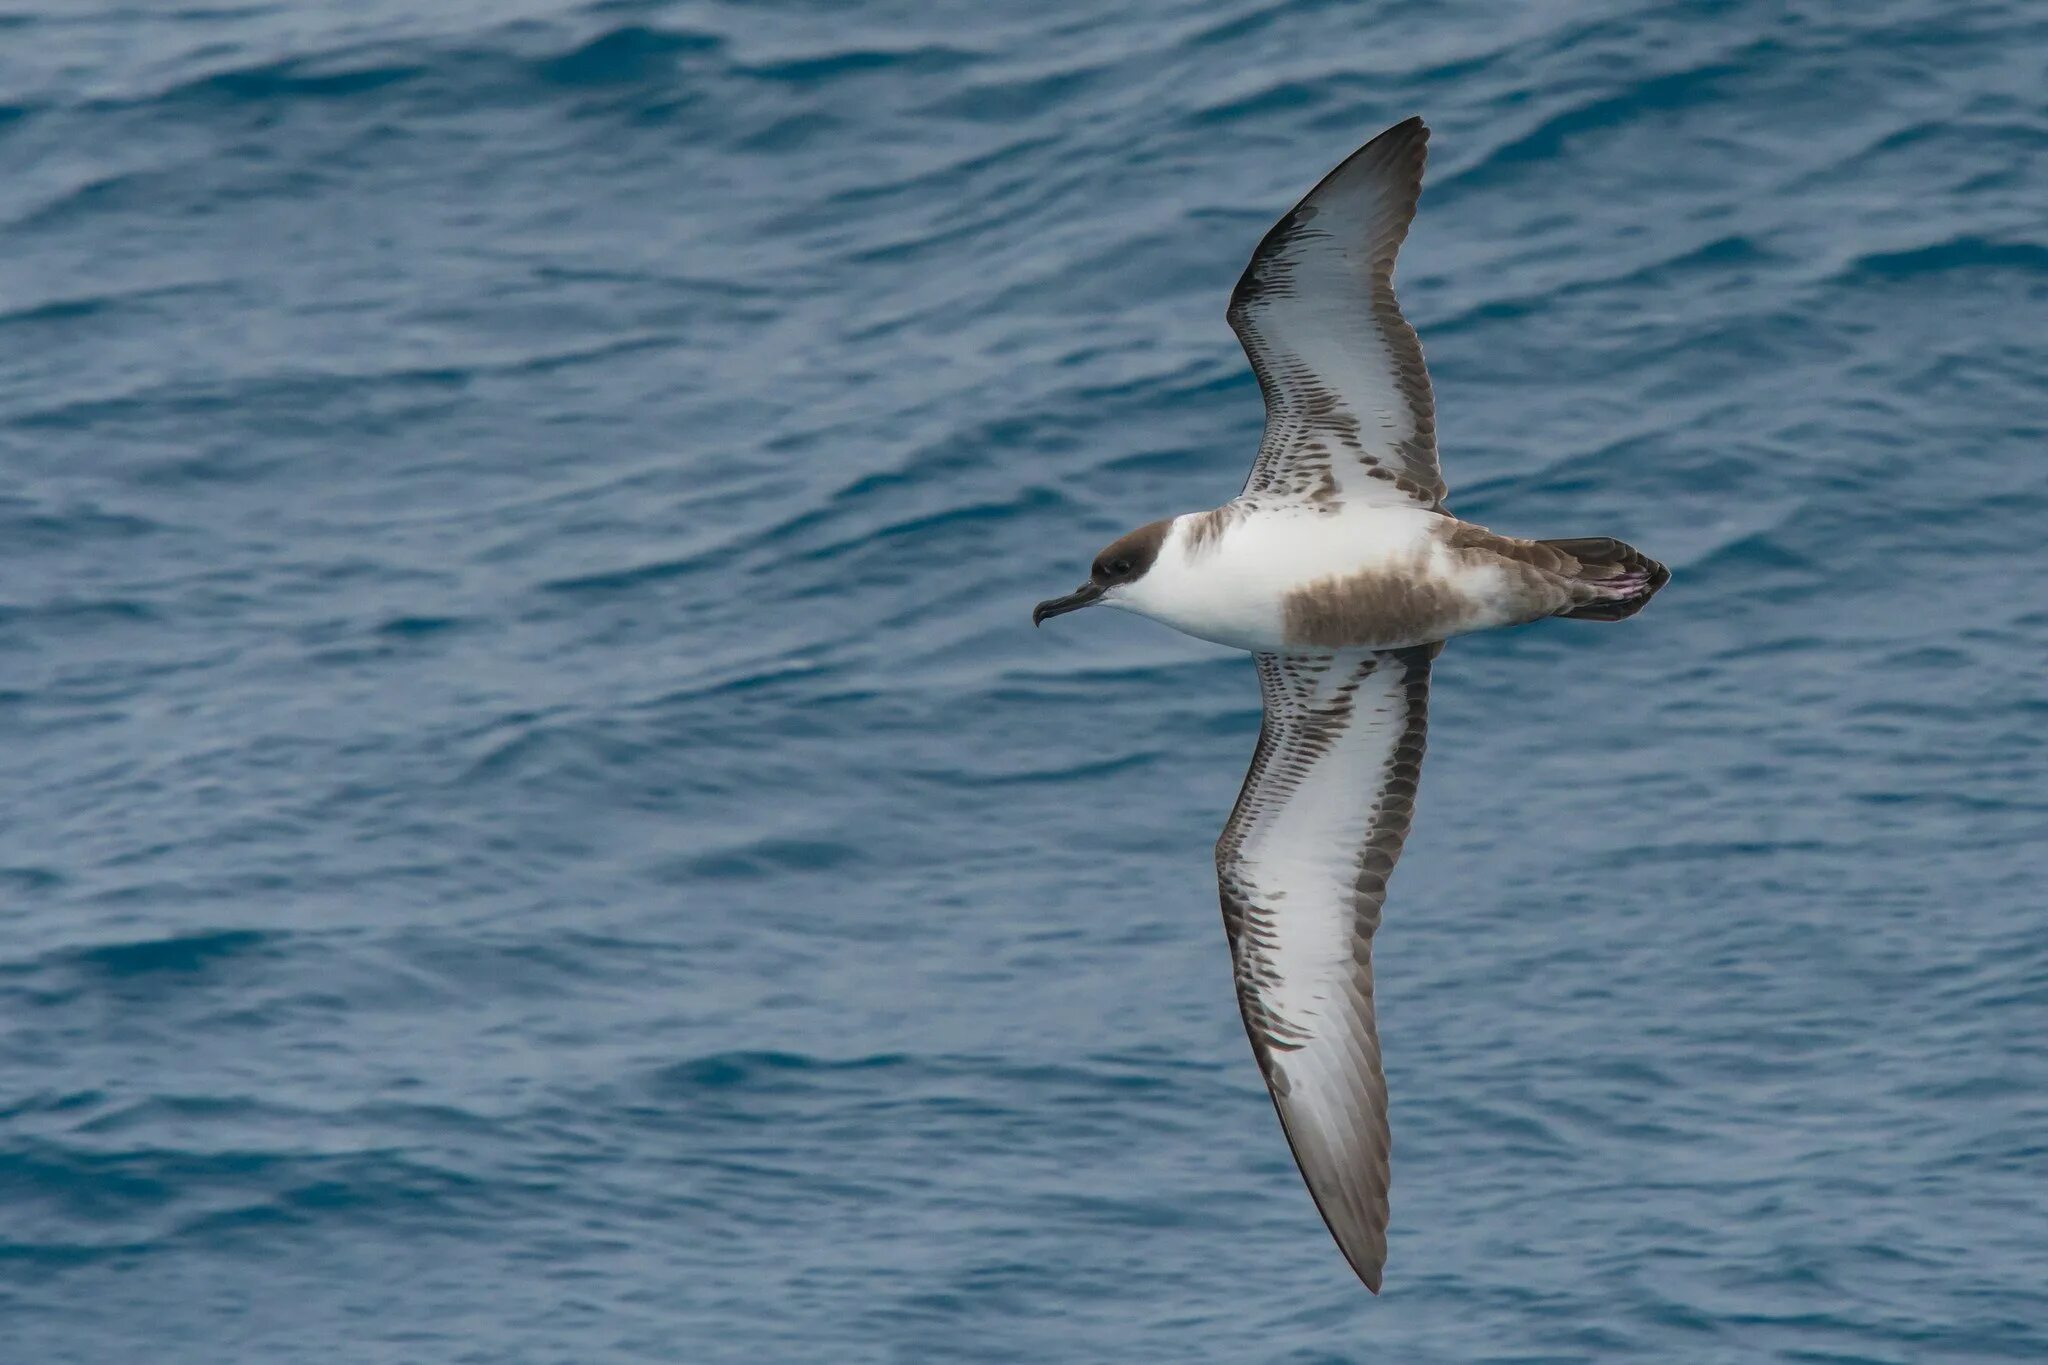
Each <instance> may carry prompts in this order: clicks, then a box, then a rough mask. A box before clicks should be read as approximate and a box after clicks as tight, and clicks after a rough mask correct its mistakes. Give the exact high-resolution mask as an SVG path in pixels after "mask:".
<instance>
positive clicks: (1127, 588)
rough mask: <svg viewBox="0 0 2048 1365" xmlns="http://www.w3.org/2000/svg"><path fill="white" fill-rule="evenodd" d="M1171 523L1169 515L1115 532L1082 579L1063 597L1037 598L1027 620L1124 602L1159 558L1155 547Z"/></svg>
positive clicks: (1035, 621) (1036, 622) (1163, 540)
mask: <svg viewBox="0 0 2048 1365" xmlns="http://www.w3.org/2000/svg"><path fill="white" fill-rule="evenodd" d="M1172 527H1173V520H1172V518H1170V517H1169V518H1167V519H1166V520H1164V521H1155V522H1152V523H1150V524H1148V525H1145V526H1140V527H1139V528H1138V529H1137V530H1135V531H1132V532H1131V533H1130V534H1128V535H1123V536H1118V537H1117V538H1116V539H1115V540H1113V541H1111V542H1110V543H1109V544H1108V545H1107V546H1106V547H1105V548H1104V549H1103V551H1102V553H1101V554H1099V555H1097V556H1095V563H1094V564H1093V565H1092V566H1091V567H1090V568H1089V570H1088V581H1087V582H1086V583H1083V584H1082V585H1081V586H1080V587H1078V588H1076V589H1074V591H1072V592H1070V593H1068V594H1067V595H1066V596H1065V597H1055V598H1052V599H1050V600H1049V601H1045V602H1040V603H1039V604H1038V605H1037V606H1035V607H1033V608H1032V609H1031V624H1032V625H1034V626H1035V625H1039V624H1041V623H1043V622H1044V621H1045V620H1046V619H1048V618H1049V617H1054V616H1061V615H1064V614H1066V613H1067V612H1070V611H1079V610H1080V609H1081V608H1083V607H1092V606H1094V605H1095V604H1096V603H1097V602H1102V603H1105V604H1107V605H1109V606H1118V605H1123V604H1125V603H1126V602H1127V599H1128V598H1129V597H1130V595H1131V592H1132V589H1133V588H1134V586H1135V585H1136V584H1137V582H1138V580H1139V579H1141V578H1143V577H1144V576H1145V574H1146V572H1147V571H1148V570H1150V569H1151V567H1152V564H1153V561H1155V560H1157V559H1158V558H1159V547H1160V546H1161V545H1164V544H1165V543H1166V533H1167V532H1168V531H1169V530H1171V529H1172Z"/></svg>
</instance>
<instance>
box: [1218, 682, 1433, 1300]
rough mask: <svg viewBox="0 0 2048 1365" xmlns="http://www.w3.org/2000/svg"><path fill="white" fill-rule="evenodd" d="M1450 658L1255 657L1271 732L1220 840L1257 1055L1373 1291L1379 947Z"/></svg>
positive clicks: (1380, 1178) (1265, 731) (1382, 1184)
mask: <svg viewBox="0 0 2048 1365" xmlns="http://www.w3.org/2000/svg"><path fill="white" fill-rule="evenodd" d="M1440 648H1442V646H1440V645H1421V646H1417V647H1415V648H1412V649H1403V650H1391V651H1385V652H1380V653H1373V654H1355V653H1354V654H1338V655H1328V656H1321V657H1297V656H1291V655H1284V656H1283V655H1273V654H1260V655H1258V656H1256V657H1257V660H1258V668H1259V686H1260V691H1261V693H1262V694H1263V697H1264V701H1265V723H1264V725H1263V726H1262V727H1261V729H1260V731H1259V746H1258V749H1257V751H1256V752H1255V753H1254V755H1253V757H1252V766H1251V771H1250V772H1249V773H1248V774H1246V776H1245V783H1244V790H1243V791H1242V792H1241V793H1240V794H1239V796H1238V798H1237V808H1236V809H1235V810H1233V811H1232V812H1231V815H1230V823H1229V824H1227V825H1226V826H1224V829H1223V837H1222V838H1221V839H1219V840H1218V841H1217V844H1216V875H1217V882H1218V885H1219V887H1220V889H1221V892H1222V899H1223V922H1224V927H1225V928H1226V929H1228V930H1229V933H1230V951H1231V957H1232V959H1233V962H1234V964H1235V968H1236V976H1237V998H1238V1005H1239V1008H1240V1009H1242V1010H1243V1012H1244V1025H1245V1030H1246V1031H1247V1032H1248V1033H1249V1034H1250V1035H1251V1041H1252V1051H1253V1052H1254V1053H1255V1054H1256V1055H1257V1057H1258V1060H1259V1069H1260V1070H1261V1071H1263V1072H1264V1073H1265V1077H1266V1084H1267V1086H1268V1088H1270V1089H1271V1090H1272V1092H1273V1103H1274V1106H1275V1107H1276V1108H1277V1109H1278V1110H1279V1111H1280V1123H1281V1126H1282V1127H1283V1128H1285V1129H1286V1131H1287V1140H1288V1142H1289V1143H1290V1144H1291V1145H1292V1146H1293V1148H1294V1158H1295V1161H1296V1162H1297V1163H1298V1164H1299V1165H1300V1167H1301V1173H1302V1176H1303V1177H1304V1178H1305V1179H1306V1180H1307V1181H1308V1188H1309V1193H1310V1194H1311V1195H1313V1196H1314V1198H1315V1201H1316V1207H1317V1208H1318V1209H1320V1210H1321V1211H1322V1214H1323V1221H1324V1222H1326V1223H1328V1224H1329V1226H1330V1232H1331V1233H1332V1235H1334V1236H1335V1237H1336V1239H1337V1245H1338V1246H1339V1247H1341V1248H1343V1251H1344V1255H1345V1257H1346V1258H1347V1259H1348V1260H1349V1261H1350V1262H1351V1266H1352V1269H1354V1270H1356V1271H1357V1272H1358V1276H1359V1278H1360V1279H1362V1280H1364V1281H1365V1283H1366V1286H1367V1287H1368V1288H1370V1289H1371V1290H1372V1291H1373V1292H1374V1293H1378V1292H1379V1287H1380V1267H1381V1265H1382V1264H1383V1263H1384V1262H1385V1260H1386V1255H1387V1143H1388V1138H1387V1087H1386V1080H1385V1078H1384V1077H1383V1076H1382V1075H1381V1072H1380V1045H1379V1033H1378V1030H1377V1029H1376V1028H1375V1026H1374V1023H1373V1008H1372V935H1373V931H1374V930H1375V929H1377V928H1378V927H1379V922H1380V904H1381V902H1382V901H1383V900H1384V899H1385V897H1386V890H1387V876H1388V874H1389V873H1391V872H1392V871H1393V869H1394V860H1395V859H1396V858H1398V857H1399V856H1400V854H1401V843H1402V841H1403V840H1404V839H1406V838H1407V835H1408V823H1409V819H1410V816H1411V815H1412V814H1413V811H1414V807H1415V783H1416V778H1417V776H1418V775H1419V774H1420V772H1421V768H1422V745H1423V735H1424V728H1425V724H1426V718H1427V712H1428V704H1429V668H1430V661H1431V660H1432V659H1433V658H1434V657H1435V655H1436V653H1437V651H1438V650H1439V649H1440Z"/></svg>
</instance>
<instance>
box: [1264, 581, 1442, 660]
mask: <svg viewBox="0 0 2048 1365" xmlns="http://www.w3.org/2000/svg"><path fill="white" fill-rule="evenodd" d="M1280 608H1281V630H1282V632H1283V633H1284V635H1285V636H1286V639H1287V643H1288V644H1290V645H1293V646H1295V647H1296V648H1299V649H1391V648H1394V647H1395V646H1397V645H1416V644H1422V643H1423V642H1425V641H1428V640H1441V639H1443V638H1444V637H1445V636H1447V635H1452V634H1455V633H1456V632H1457V630H1458V627H1459V624H1460V623H1461V622H1462V621H1463V620H1464V619H1465V617H1466V615H1467V614H1468V613H1469V611H1470V610H1471V603H1469V602H1467V601H1466V600H1465V598H1464V597H1463V596H1461V595H1460V594H1458V593H1455V592H1453V591H1451V590H1450V589H1449V588H1447V587H1445V586H1443V585H1442V584H1439V583H1435V582H1432V581H1430V580H1429V579H1427V578H1425V577H1424V576H1423V575H1422V574H1421V572H1420V571H1419V567H1418V569H1417V570H1414V571H1404V570H1402V569H1363V570H1360V571H1359V572H1358V573H1353V574H1333V575H1332V576H1330V577H1328V578H1319V579H1317V580H1316V581H1315V582H1313V583H1310V584H1307V585H1306V586H1304V587H1299V588H1296V589H1294V591H1292V592H1290V593H1288V594H1287V595H1286V596H1285V597H1284V598H1282V599H1281V604H1280Z"/></svg>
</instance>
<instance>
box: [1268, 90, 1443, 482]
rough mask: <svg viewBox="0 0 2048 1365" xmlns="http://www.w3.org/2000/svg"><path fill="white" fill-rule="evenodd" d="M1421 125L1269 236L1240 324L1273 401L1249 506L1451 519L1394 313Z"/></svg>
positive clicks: (1418, 183) (1413, 352) (1351, 167)
mask: <svg viewBox="0 0 2048 1365" xmlns="http://www.w3.org/2000/svg"><path fill="white" fill-rule="evenodd" d="M1428 141H1429V129H1427V128H1426V127H1424V126H1423V123H1422V120H1421V119H1419V118H1412V119H1409V120H1408V121H1407V122H1406V123H1398V124H1395V125H1394V126H1393V127H1392V128H1389V129H1387V131H1386V132H1384V133H1381V134H1380V135H1379V136H1378V137H1376V138H1374V139H1373V140H1372V141H1371V142H1368V143H1366V144H1365V146H1363V147H1361V148H1360V149H1359V150H1358V151H1356V152H1354V153H1352V155H1351V156H1350V157H1349V158H1348V159H1347V160H1346V161H1345V162H1344V163H1343V164H1342V165H1340V166H1339V167H1337V169H1336V170H1334V171H1331V172H1330V173H1329V175H1327V176H1325V177H1324V178H1323V181H1322V183H1321V184H1319V185H1317V186H1316V187H1315V188H1314V189H1312V190H1310V191H1309V192H1308V195H1307V197H1306V198H1304V199H1303V200H1302V201H1301V202H1300V203H1299V204H1296V205H1295V206H1294V209H1293V211H1292V212H1290V213H1289V214H1288V215H1287V216H1286V217H1285V218H1282V219H1281V220H1280V221H1279V222H1278V223H1276V224H1275V225H1274V226H1273V230H1272V231H1271V232H1268V233H1267V234H1266V238H1265V240H1264V241H1262V242H1260V243H1259V249H1258V250H1257V251H1256V252H1254V253H1253V254H1252V260H1251V264H1250V265H1248V266H1246V267H1245V272H1244V275H1243V277H1242V278H1240V279H1239V280H1238V282H1237V288H1236V289H1235V290H1234V291H1232V293H1231V296H1230V314H1229V316H1230V325H1231V327H1232V328H1233V329H1235V330H1236V332H1237V338H1238V340H1239V341H1241V342H1242V343H1244V351H1245V354H1246V355H1247V356H1248V357H1250V359H1251V362H1252V370H1253V372H1254V373H1256V374H1257V375H1258V378H1259V390H1260V392H1261V393H1263V394H1264V395H1265V399H1266V434H1265V436H1264V438H1263V439H1262V440H1261V441H1260V443H1259V455H1258V459H1257V460H1255V461H1254V462H1253V464H1252V472H1251V477H1250V479H1249V480H1247V481H1246V483H1245V490H1244V491H1245V492H1246V493H1247V494H1259V493H1264V494H1270V495H1273V496H1278V497H1288V498H1298V499H1305V500H1309V501H1317V502H1341V501H1343V500H1345V499H1358V500H1361V501H1364V502H1373V503H1385V504H1396V505H1400V504H1410V505H1412V504H1420V505H1421V506H1424V507H1429V508H1432V509H1437V510H1441V509H1442V504H1443V497H1444V483H1443V476H1442V474H1441V473H1440V472H1439V470H1438V468H1437V457H1436V400H1435V399H1434V397H1433V396H1432V395H1431V393H1430V389H1429V371H1428V370H1426V369H1424V368H1423V364H1422V347H1421V346H1420V345H1419V344H1418V343H1417V342H1416V340H1415V329H1414V328H1412V327H1410V326H1409V325H1408V322H1407V320H1406V319H1405V318H1403V317H1402V316H1401V308H1400V305H1399V304H1397V303H1396V302H1395V301H1394V256H1395V253H1397V252H1398V251H1399V250H1400V248H1401V240H1402V238H1404V237H1406V236H1407V235H1408V223H1409V220H1411V219H1412V218H1414V216H1415V200H1416V196H1417V195H1419V194H1420V193H1421V191H1422V163H1423V158H1424V155H1425V147H1426V144H1427V143H1428Z"/></svg>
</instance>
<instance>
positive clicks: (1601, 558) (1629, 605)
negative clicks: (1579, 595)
mask: <svg viewBox="0 0 2048 1365" xmlns="http://www.w3.org/2000/svg"><path fill="white" fill-rule="evenodd" d="M1538 543H1539V544H1543V545H1548V546H1549V547H1550V548H1551V549H1553V550H1562V551H1563V552H1564V553H1566V554H1568V555H1570V556H1571V557H1572V558H1573V559H1576V560H1578V561H1579V575H1578V577H1579V581H1580V582H1582V583H1589V584H1592V585H1594V586H1598V585H1600V584H1602V583H1604V582H1605V581H1607V580H1608V579H1613V578H1621V579H1624V580H1634V579H1638V578H1640V579H1641V580H1642V581H1641V585H1640V586H1638V587H1635V588H1634V589H1633V590H1632V591H1630V592H1629V593H1628V594H1627V595H1626V596H1621V597H1609V598H1603V599H1598V600H1595V601H1592V602H1587V603H1584V604H1582V605H1580V606H1576V607H1573V608H1572V609H1571V610H1570V611H1561V612H1559V613H1558V615H1559V616H1562V617H1565V618H1566V619H1568V620H1572V621H1620V620H1623V619H1625V618H1627V617H1630V616H1634V615H1635V614H1636V613H1637V612H1639V611H1641V610H1642V609H1643V604H1644V603H1645V602H1647V601H1649V600H1650V599H1651V598H1652V597H1655V596H1656V595H1657V589H1659V588H1661V587H1663V586H1664V585H1665V584H1666V583H1668V582H1670V581H1671V571H1670V570H1669V569H1667V568H1665V567H1664V566H1663V565H1662V564H1659V563H1658V562H1657V561H1656V560H1654V559H1652V558H1650V557H1649V556H1648V555H1646V554H1644V553H1643V552H1642V551H1641V550H1638V549H1637V548H1636V547H1635V546H1633V545H1625V544H1623V543H1622V542H1621V541H1618V540H1612V539H1609V538H1608V537H1606V536H1591V537H1586V538H1583V539H1579V540H1545V541H1540V542H1538Z"/></svg>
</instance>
